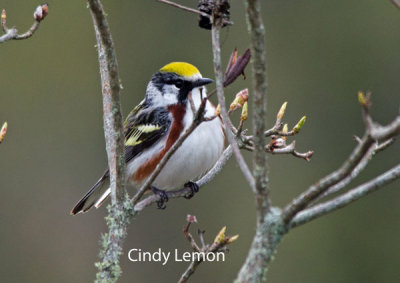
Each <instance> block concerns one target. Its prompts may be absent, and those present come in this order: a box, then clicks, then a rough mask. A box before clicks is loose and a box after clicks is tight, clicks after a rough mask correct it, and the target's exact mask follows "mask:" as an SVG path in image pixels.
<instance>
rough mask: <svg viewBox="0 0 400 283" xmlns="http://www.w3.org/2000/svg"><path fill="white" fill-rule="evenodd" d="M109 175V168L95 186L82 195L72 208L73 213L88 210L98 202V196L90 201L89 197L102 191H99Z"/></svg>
mask: <svg viewBox="0 0 400 283" xmlns="http://www.w3.org/2000/svg"><path fill="white" fill-rule="evenodd" d="M108 177H109V173H108V170H107V171H106V172H105V173H104V175H103V176H102V177H101V178H100V179H99V180H98V181H97V182H96V184H94V185H93V187H92V188H91V189H90V190H89V191H88V192H87V193H86V194H85V195H84V196H83V197H82V199H81V200H80V201H79V202H78V203H77V204H76V205H75V206H74V208H73V209H72V210H71V215H75V214H78V213H80V212H86V211H88V210H89V209H90V208H92V206H93V205H94V204H95V203H96V200H97V198H93V199H91V200H90V201H89V198H90V197H91V196H92V195H93V194H95V193H99V194H100V193H101V192H98V190H101V188H102V187H103V184H104V182H105V181H107V179H108ZM100 196H101V194H100Z"/></svg>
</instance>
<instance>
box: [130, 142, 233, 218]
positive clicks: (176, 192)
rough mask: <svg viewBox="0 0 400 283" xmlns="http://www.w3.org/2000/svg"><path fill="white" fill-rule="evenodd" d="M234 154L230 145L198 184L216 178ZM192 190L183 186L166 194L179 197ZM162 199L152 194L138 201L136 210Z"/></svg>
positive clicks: (204, 183)
mask: <svg viewBox="0 0 400 283" xmlns="http://www.w3.org/2000/svg"><path fill="white" fill-rule="evenodd" d="M231 156H232V147H231V146H228V147H227V148H226V149H225V151H224V152H223V154H222V155H221V157H220V158H219V160H218V161H217V163H215V165H214V166H213V168H211V169H210V171H208V172H207V174H206V175H204V176H203V177H202V178H201V179H200V180H199V181H197V182H196V184H197V185H198V186H199V188H200V187H202V186H204V185H206V184H208V183H209V182H210V181H211V180H213V179H214V178H215V176H216V175H217V174H219V173H220V172H221V170H222V168H223V167H224V166H225V164H226V162H227V161H228V160H229V158H230V157H231ZM190 192H191V189H190V188H183V189H180V190H173V191H166V194H167V196H168V198H178V197H183V196H186V195H188V194H189V193H190ZM159 200H160V196H159V195H157V194H152V195H150V196H148V197H146V198H145V199H143V200H142V201H140V202H138V203H137V204H136V205H135V211H138V212H139V211H142V210H143V209H144V208H145V207H147V206H149V205H151V204H153V203H156V202H157V201H159Z"/></svg>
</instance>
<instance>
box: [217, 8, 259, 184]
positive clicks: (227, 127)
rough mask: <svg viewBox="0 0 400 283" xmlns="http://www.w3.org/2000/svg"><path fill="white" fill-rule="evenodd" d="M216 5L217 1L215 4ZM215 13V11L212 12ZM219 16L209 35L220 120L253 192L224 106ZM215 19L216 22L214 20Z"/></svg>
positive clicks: (246, 167) (248, 172)
mask: <svg viewBox="0 0 400 283" xmlns="http://www.w3.org/2000/svg"><path fill="white" fill-rule="evenodd" d="M215 6H216V7H218V6H219V5H218V2H217V4H216V5H215ZM214 13H215V12H214ZM218 19H219V18H217V17H213V21H212V22H213V24H212V27H211V37H212V49H213V56H214V73H215V77H216V81H215V83H216V86H217V96H218V103H219V104H220V107H221V117H222V121H223V123H224V125H225V134H226V136H227V138H228V141H229V144H230V145H231V146H232V150H233V154H234V156H235V158H236V161H237V163H238V164H239V167H240V169H241V170H242V172H243V175H244V176H245V178H246V180H247V181H248V183H249V185H250V187H251V188H252V190H253V192H255V187H254V178H253V175H252V174H251V172H250V169H249V167H248V166H247V163H246V161H245V160H244V158H243V155H242V154H241V152H240V149H239V146H238V144H237V142H236V140H235V137H234V136H233V134H232V132H231V131H230V129H231V128H232V127H233V125H232V122H231V121H230V119H229V116H228V113H227V111H226V106H225V97H224V88H223V78H222V69H221V48H220V41H219V33H220V29H221V22H220V21H218ZM215 21H217V23H216V22H215Z"/></svg>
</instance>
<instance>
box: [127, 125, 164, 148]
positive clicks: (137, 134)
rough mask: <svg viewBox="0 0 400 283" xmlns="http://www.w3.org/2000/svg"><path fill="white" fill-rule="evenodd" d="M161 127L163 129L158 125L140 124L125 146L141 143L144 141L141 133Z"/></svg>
mask: <svg viewBox="0 0 400 283" xmlns="http://www.w3.org/2000/svg"><path fill="white" fill-rule="evenodd" d="M159 129H161V127H160V126H158V125H151V124H147V125H140V126H138V127H137V128H135V129H134V130H133V133H132V135H131V136H130V137H129V139H127V140H126V142H125V146H134V145H137V144H140V143H141V142H142V141H143V140H140V139H139V137H140V135H141V134H143V133H151V132H154V131H157V130H159Z"/></svg>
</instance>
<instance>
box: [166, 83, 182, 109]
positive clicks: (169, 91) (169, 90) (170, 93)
mask: <svg viewBox="0 0 400 283" xmlns="http://www.w3.org/2000/svg"><path fill="white" fill-rule="evenodd" d="M178 94H179V89H178V88H177V87H176V86H174V85H165V86H164V87H163V95H162V96H163V100H164V105H171V104H176V103H178Z"/></svg>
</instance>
